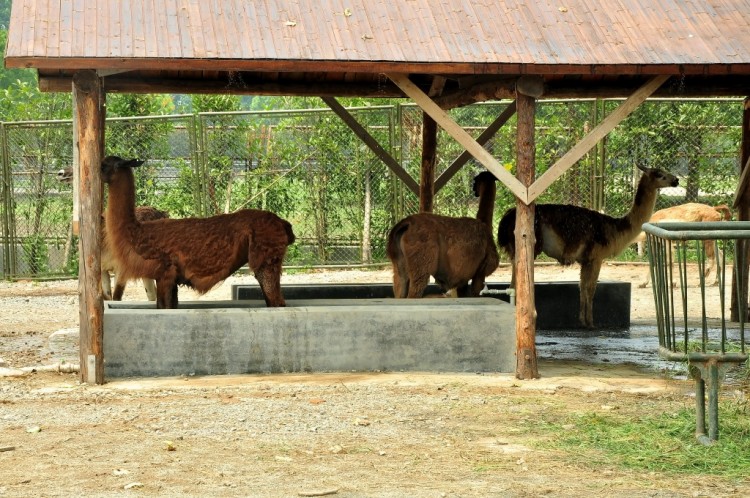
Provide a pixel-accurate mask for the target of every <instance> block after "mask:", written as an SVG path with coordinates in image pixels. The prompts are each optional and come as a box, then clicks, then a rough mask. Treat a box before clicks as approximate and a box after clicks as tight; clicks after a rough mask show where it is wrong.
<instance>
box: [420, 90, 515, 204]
mask: <svg viewBox="0 0 750 498" xmlns="http://www.w3.org/2000/svg"><path fill="white" fill-rule="evenodd" d="M515 113H516V101H515V100H514V101H513V102H511V103H510V104H508V107H506V108H505V110H504V111H503V112H501V113H500V115H499V116H498V117H497V118H496V119H495V120H494V121H493V122H492V123H490V125H489V126H488V127H487V128H486V129H485V130H484V131H483V132H482V134H481V135H479V137H478V138H477V143H478V144H479V145H481V146H482V147H484V144H486V143H487V142H489V140H490V139H491V138H492V137H494V136H495V134H496V133H497V131H498V130H499V129H500V128H502V127H503V125H504V124H505V123H507V122H508V120H509V119H510V118H512V117H513V115H514V114H515ZM471 158H472V155H471V154H470V153H469V152H468V151H463V152H462V153H461V155H459V156H458V157H457V158H456V159H455V160H454V161H453V162H452V163H451V164H450V166H448V167H447V168H445V170H444V171H443V172H442V173H440V176H439V177H437V179H436V180H435V192H436V193H437V192H440V189H441V188H443V187H445V184H446V183H448V182H449V181H450V179H451V178H453V175H455V174H456V173H458V172H459V170H460V169H461V168H463V166H464V164H466V163H467V162H468V161H469V159H471Z"/></svg>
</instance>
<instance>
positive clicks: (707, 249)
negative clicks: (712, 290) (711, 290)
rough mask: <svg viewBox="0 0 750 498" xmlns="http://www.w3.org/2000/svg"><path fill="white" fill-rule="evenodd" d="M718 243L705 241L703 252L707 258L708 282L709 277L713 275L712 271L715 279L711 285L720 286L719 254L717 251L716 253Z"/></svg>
mask: <svg viewBox="0 0 750 498" xmlns="http://www.w3.org/2000/svg"><path fill="white" fill-rule="evenodd" d="M715 243H716V242H715V241H713V240H705V241H703V252H704V254H705V257H706V272H705V274H704V275H705V276H706V281H708V276H709V275H710V274H711V271H712V270H713V272H714V279H713V281H712V282H711V284H710V285H718V283H719V265H720V264H721V263H719V254H718V253H717V251H715V247H714V244H715Z"/></svg>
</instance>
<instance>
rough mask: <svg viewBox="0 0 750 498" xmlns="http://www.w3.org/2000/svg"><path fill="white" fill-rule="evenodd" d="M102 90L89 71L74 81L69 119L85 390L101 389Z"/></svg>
mask: <svg viewBox="0 0 750 498" xmlns="http://www.w3.org/2000/svg"><path fill="white" fill-rule="evenodd" d="M104 99H105V96H104V90H103V88H102V83H101V79H100V78H99V76H98V75H97V74H96V72H94V71H79V72H77V73H75V75H74V76H73V114H74V123H75V129H76V130H77V132H76V135H75V136H74V137H73V140H74V141H75V142H74V143H75V146H76V147H77V148H78V159H79V164H78V167H79V170H80V174H79V181H80V210H81V212H80V221H81V225H80V228H81V237H80V240H79V244H80V255H79V269H78V292H79V307H80V325H79V326H80V339H79V348H80V361H81V363H80V378H81V382H87V383H90V384H93V383H96V384H103V383H104V347H103V337H104V328H103V325H104V323H103V322H104V320H103V318H104V305H103V302H102V287H101V285H102V283H101V274H102V268H101V252H100V247H99V245H100V238H101V232H102V217H101V213H102V181H101V164H102V155H103V151H102V144H103V141H102V135H103V132H104V116H103V114H104V112H105V110H104V109H105V107H104Z"/></svg>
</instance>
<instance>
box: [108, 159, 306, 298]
mask: <svg viewBox="0 0 750 498" xmlns="http://www.w3.org/2000/svg"><path fill="white" fill-rule="evenodd" d="M141 164H143V161H139V160H135V159H133V160H126V159H121V158H119V157H116V156H109V157H106V158H105V159H104V160H103V161H102V178H103V180H104V181H105V182H106V183H107V184H108V185H109V202H108V204H107V209H106V213H105V216H106V226H107V236H108V237H109V240H110V245H111V248H112V252H113V253H114V255H115V257H116V258H117V260H118V262H119V268H120V271H121V273H122V276H123V278H124V279H132V278H152V279H154V280H156V307H157V308H159V309H165V308H167V309H168V308H177V305H178V298H177V288H178V286H179V285H185V286H188V287H190V288H192V289H195V290H196V291H197V292H199V293H201V294H203V293H205V292H208V291H209V290H210V289H211V288H212V287H214V286H215V285H216V284H217V283H219V282H221V281H223V280H225V279H226V278H227V277H229V276H230V275H231V274H232V273H234V272H235V271H236V270H238V269H239V268H240V267H241V266H242V265H243V264H245V263H247V264H248V266H249V268H250V269H251V270H252V271H253V273H254V275H255V278H256V279H257V280H258V283H259V284H260V289H261V291H262V292H263V297H264V298H265V301H266V305H267V306H269V307H276V306H284V305H285V301H284V296H283V295H282V293H281V265H282V262H283V261H284V256H285V255H286V249H287V246H289V245H290V244H292V243H293V242H294V233H293V232H292V225H291V224H290V223H289V222H288V221H286V220H283V219H281V218H279V217H278V216H277V215H275V214H274V213H271V212H268V211H261V210H255V209H243V210H240V211H237V212H234V213H229V214H221V215H217V216H212V217H209V218H184V219H162V220H153V221H145V222H138V220H137V219H136V217H135V180H134V177H133V168H135V167H138V166H140V165H141Z"/></svg>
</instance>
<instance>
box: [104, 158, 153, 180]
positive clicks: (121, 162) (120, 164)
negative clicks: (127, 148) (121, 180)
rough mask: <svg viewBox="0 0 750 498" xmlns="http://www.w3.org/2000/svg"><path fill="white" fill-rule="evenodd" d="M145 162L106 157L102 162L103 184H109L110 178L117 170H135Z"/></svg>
mask: <svg viewBox="0 0 750 498" xmlns="http://www.w3.org/2000/svg"><path fill="white" fill-rule="evenodd" d="M144 162H145V161H141V160H138V159H123V158H121V157H117V156H107V157H105V158H104V159H103V160H102V180H104V182H105V183H110V182H111V181H112V177H113V176H114V175H115V173H117V171H118V170H122V169H126V168H127V169H132V168H137V167H138V166H140V165H141V164H143V163H144Z"/></svg>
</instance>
